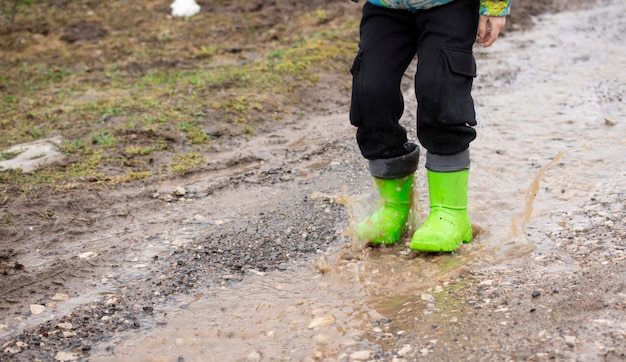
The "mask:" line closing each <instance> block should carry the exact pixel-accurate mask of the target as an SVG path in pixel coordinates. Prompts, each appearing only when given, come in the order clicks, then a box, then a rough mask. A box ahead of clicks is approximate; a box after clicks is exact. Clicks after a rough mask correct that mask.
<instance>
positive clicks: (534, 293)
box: [531, 290, 541, 298]
mask: <svg viewBox="0 0 626 362" xmlns="http://www.w3.org/2000/svg"><path fill="white" fill-rule="evenodd" d="M531 295H532V297H533V298H537V297H538V296H540V295H541V292H540V291H538V290H533V292H532V294H531Z"/></svg>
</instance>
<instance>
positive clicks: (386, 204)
mask: <svg viewBox="0 0 626 362" xmlns="http://www.w3.org/2000/svg"><path fill="white" fill-rule="evenodd" d="M413 180H414V176H413V175H412V174H411V175H409V176H405V177H402V178H399V179H394V180H385V179H380V178H376V177H374V181H375V183H376V187H377V189H378V193H379V195H380V201H381V203H382V205H381V206H380V208H379V209H378V210H376V211H375V212H374V213H373V214H372V215H370V216H368V217H367V218H366V219H365V220H363V221H361V222H360V223H358V224H357V226H356V228H355V231H356V236H357V238H359V240H363V241H367V242H368V243H371V244H393V243H395V242H396V241H398V240H400V237H401V236H402V233H404V231H405V229H406V224H407V220H408V218H409V210H410V208H411V197H412V194H413Z"/></svg>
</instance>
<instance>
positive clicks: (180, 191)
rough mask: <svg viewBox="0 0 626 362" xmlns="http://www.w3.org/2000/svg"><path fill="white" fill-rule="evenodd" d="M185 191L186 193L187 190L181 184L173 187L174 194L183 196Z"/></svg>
mask: <svg viewBox="0 0 626 362" xmlns="http://www.w3.org/2000/svg"><path fill="white" fill-rule="evenodd" d="M186 193H187V190H185V188H184V187H182V186H178V187H177V188H175V189H174V195H176V196H185V194H186Z"/></svg>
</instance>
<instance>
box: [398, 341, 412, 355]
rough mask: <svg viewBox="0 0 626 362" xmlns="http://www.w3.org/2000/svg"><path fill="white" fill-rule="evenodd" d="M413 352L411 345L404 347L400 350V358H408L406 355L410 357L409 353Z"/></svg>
mask: <svg viewBox="0 0 626 362" xmlns="http://www.w3.org/2000/svg"><path fill="white" fill-rule="evenodd" d="M412 351H413V347H411V345H410V344H405V345H404V346H402V348H400V350H399V351H398V356H400V357H406V355H408V354H409V353H411V352H412Z"/></svg>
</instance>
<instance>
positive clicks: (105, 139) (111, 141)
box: [91, 129, 117, 148]
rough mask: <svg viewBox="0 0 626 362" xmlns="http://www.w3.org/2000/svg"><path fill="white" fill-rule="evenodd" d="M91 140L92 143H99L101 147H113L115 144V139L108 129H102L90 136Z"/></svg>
mask: <svg viewBox="0 0 626 362" xmlns="http://www.w3.org/2000/svg"><path fill="white" fill-rule="evenodd" d="M91 141H92V143H94V144H97V145H100V146H102V147H105V148H106V147H113V146H115V145H116V144H117V140H116V139H115V137H113V136H111V134H110V133H109V131H108V130H106V129H103V130H101V131H100V133H97V134H95V135H93V136H91Z"/></svg>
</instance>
